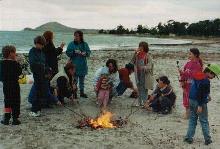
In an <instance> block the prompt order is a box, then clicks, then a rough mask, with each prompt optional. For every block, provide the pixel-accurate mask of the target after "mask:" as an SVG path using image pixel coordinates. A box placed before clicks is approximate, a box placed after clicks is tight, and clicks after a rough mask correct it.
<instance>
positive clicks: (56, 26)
mask: <svg viewBox="0 0 220 149" xmlns="http://www.w3.org/2000/svg"><path fill="white" fill-rule="evenodd" d="M47 30H51V31H53V32H74V31H76V30H81V31H83V32H84V33H98V30H95V29H77V28H72V27H68V26H65V25H63V24H60V23H58V22H48V23H45V24H43V25H40V26H38V27H36V28H34V29H32V28H29V27H26V28H24V31H43V32H44V31H47Z"/></svg>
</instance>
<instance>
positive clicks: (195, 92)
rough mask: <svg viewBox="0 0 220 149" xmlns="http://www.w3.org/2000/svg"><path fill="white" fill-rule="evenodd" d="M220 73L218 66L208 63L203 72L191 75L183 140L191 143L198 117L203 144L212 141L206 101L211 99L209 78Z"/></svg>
mask: <svg viewBox="0 0 220 149" xmlns="http://www.w3.org/2000/svg"><path fill="white" fill-rule="evenodd" d="M219 74H220V66H219V65H216V64H210V65H208V66H207V67H206V68H205V70H204V71H203V72H197V73H195V74H194V75H193V80H192V84H191V88H190V93H189V99H190V101H189V103H190V106H189V107H190V115H189V124H188V131H187V134H186V136H185V139H184V141H185V142H187V143H189V144H191V143H193V137H194V135H195V129H196V125H197V120H198V118H199V121H200V124H201V127H202V132H203V136H204V139H205V145H209V144H210V143H212V140H211V136H210V131H209V121H208V108H207V103H208V102H209V100H210V99H211V98H210V96H209V94H210V79H213V78H215V76H217V75H219Z"/></svg>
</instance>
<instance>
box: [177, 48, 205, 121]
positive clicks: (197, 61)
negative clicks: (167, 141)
mask: <svg viewBox="0 0 220 149" xmlns="http://www.w3.org/2000/svg"><path fill="white" fill-rule="evenodd" d="M202 67H203V62H202V60H201V58H200V52H199V50H198V49H197V48H192V49H190V51H189V61H188V62H187V63H186V64H185V65H184V67H183V69H179V73H180V78H181V79H180V82H181V86H182V88H183V106H184V107H185V110H186V112H185V115H184V118H186V119H188V117H189V90H190V86H191V81H192V78H193V74H195V73H197V72H202V70H203V69H202Z"/></svg>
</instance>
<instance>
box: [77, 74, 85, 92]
mask: <svg viewBox="0 0 220 149" xmlns="http://www.w3.org/2000/svg"><path fill="white" fill-rule="evenodd" d="M75 79H76V82H77V84H78V82H79V90H80V93H84V84H85V83H84V82H85V76H76V77H75Z"/></svg>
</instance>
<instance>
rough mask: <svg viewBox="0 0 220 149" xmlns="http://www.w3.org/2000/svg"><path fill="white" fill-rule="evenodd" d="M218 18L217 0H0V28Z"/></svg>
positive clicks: (107, 26) (105, 25) (108, 26)
mask: <svg viewBox="0 0 220 149" xmlns="http://www.w3.org/2000/svg"><path fill="white" fill-rule="evenodd" d="M214 18H220V0H0V30H21V29H23V28H24V27H32V28H34V27H37V26H39V25H41V24H43V23H46V22H50V21H57V22H60V23H62V24H64V25H67V26H71V27H75V28H95V29H100V28H104V29H111V28H114V27H116V26H117V25H119V24H122V25H124V26H126V27H128V28H134V27H136V26H137V25H138V24H143V25H148V26H149V27H152V26H155V25H157V24H158V22H166V21H168V20H170V19H174V20H177V21H187V22H190V23H191V22H196V21H198V20H204V19H214Z"/></svg>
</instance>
